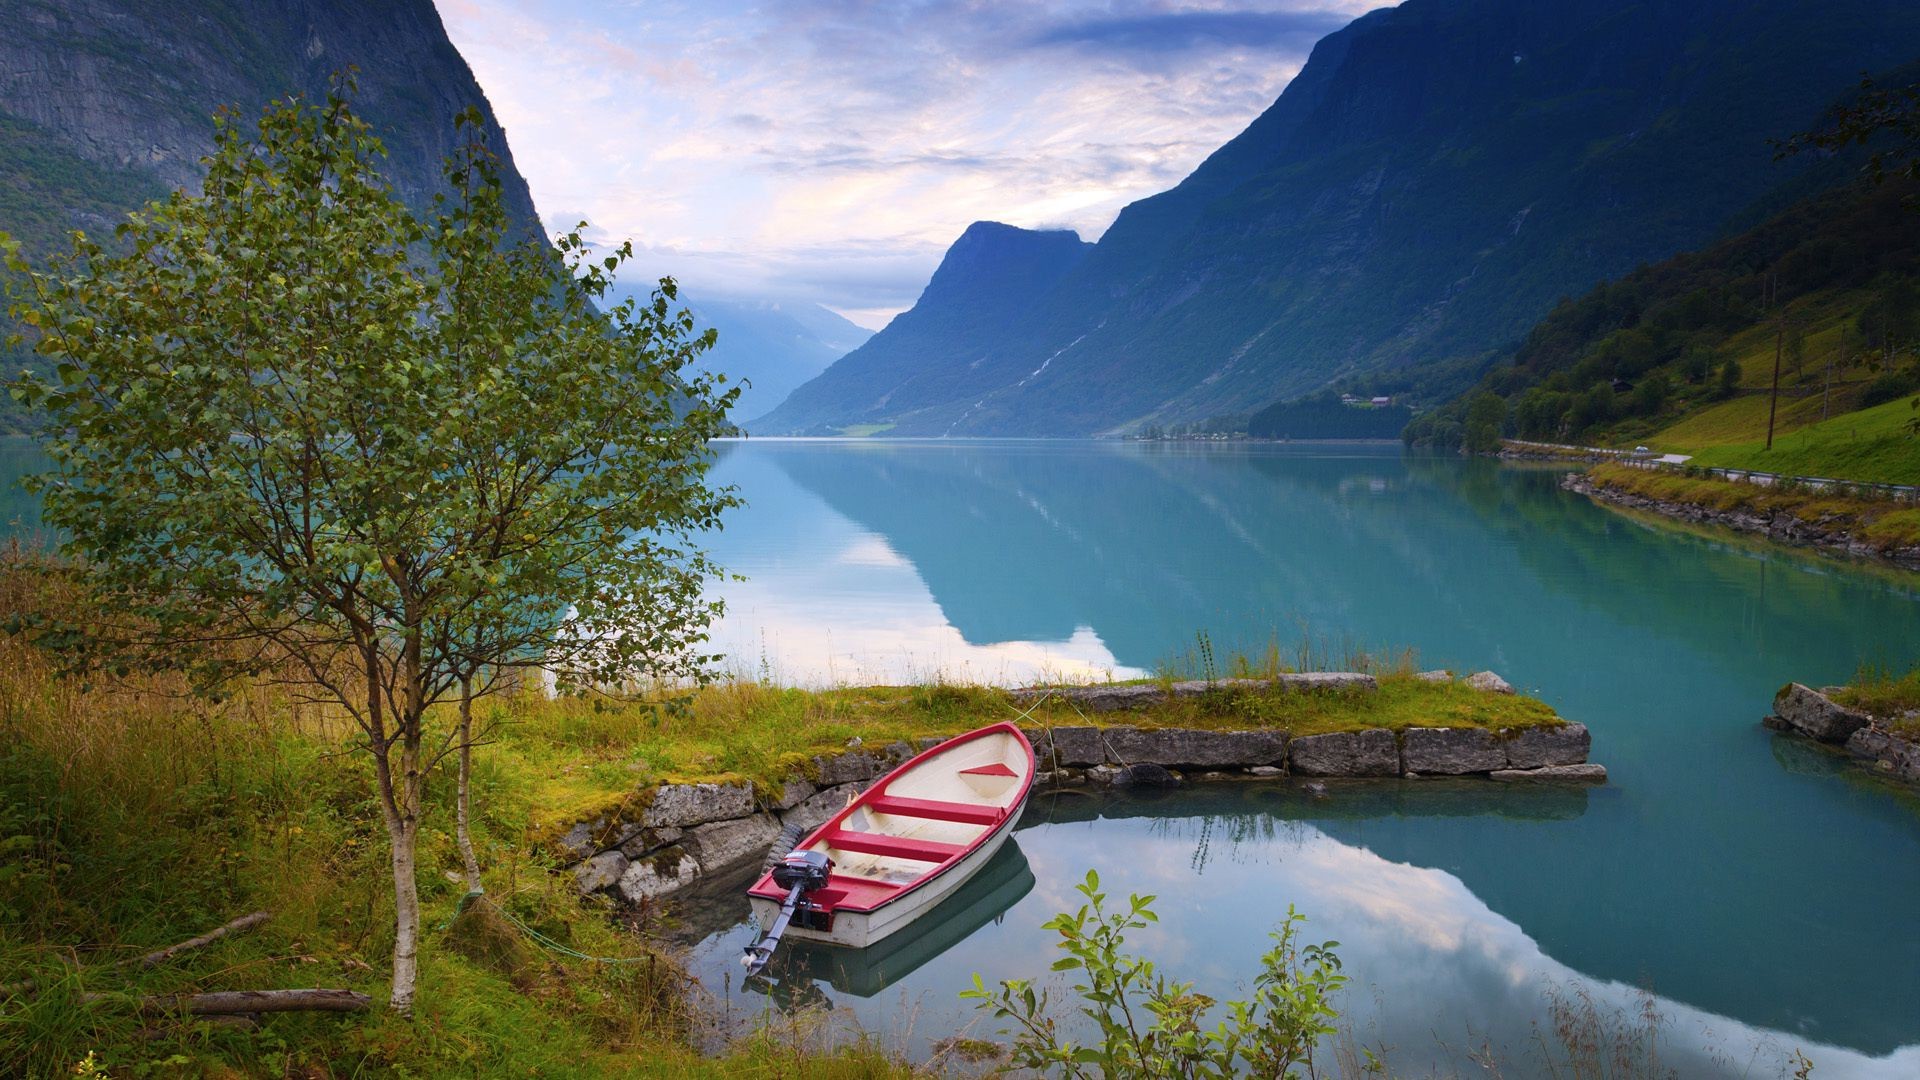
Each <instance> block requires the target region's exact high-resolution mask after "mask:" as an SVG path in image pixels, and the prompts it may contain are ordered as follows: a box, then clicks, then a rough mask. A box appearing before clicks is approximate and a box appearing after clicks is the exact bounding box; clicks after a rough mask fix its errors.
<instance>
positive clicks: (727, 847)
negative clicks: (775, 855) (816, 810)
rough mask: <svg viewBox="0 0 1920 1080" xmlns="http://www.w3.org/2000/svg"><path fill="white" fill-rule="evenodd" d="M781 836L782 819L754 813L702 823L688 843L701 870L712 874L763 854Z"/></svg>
mask: <svg viewBox="0 0 1920 1080" xmlns="http://www.w3.org/2000/svg"><path fill="white" fill-rule="evenodd" d="M779 835H780V822H779V821H778V820H777V819H776V818H775V817H774V816H773V815H772V814H755V815H753V816H752V817H745V818H738V819H736V820H733V821H716V822H714V823H713V824H711V825H701V826H699V827H698V828H695V829H693V830H692V832H691V834H690V837H689V839H690V840H691V843H690V844H689V845H688V846H690V847H691V848H692V849H693V851H694V855H695V858H697V859H698V860H699V862H700V869H701V870H702V871H703V872H705V873H709V874H711V873H713V872H714V871H716V870H720V869H723V868H725V867H729V866H733V865H734V864H736V863H741V862H745V861H747V860H748V859H757V858H761V857H764V856H765V855H766V853H767V848H768V847H769V846H770V845H772V843H773V841H774V838H775V837H777V836H779Z"/></svg>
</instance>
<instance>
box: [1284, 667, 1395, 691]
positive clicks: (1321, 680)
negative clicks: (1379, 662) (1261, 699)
mask: <svg viewBox="0 0 1920 1080" xmlns="http://www.w3.org/2000/svg"><path fill="white" fill-rule="evenodd" d="M1273 685H1274V686H1276V687H1278V688H1280V689H1282V690H1378V689H1380V680H1378V679H1376V678H1374V677H1373V676H1371V675H1361V674H1359V673H1358V672H1353V671H1301V672H1296V673H1293V674H1287V675H1280V676H1276V677H1275V678H1274V680H1273Z"/></svg>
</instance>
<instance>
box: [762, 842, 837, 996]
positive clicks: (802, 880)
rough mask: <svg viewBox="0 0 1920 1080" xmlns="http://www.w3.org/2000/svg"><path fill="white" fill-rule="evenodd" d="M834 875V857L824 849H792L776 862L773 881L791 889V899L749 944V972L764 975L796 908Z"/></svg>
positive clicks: (788, 892) (788, 897) (788, 898)
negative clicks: (762, 973) (770, 924)
mask: <svg viewBox="0 0 1920 1080" xmlns="http://www.w3.org/2000/svg"><path fill="white" fill-rule="evenodd" d="M832 876H833V860H832V859H829V858H827V854H826V852H824V851H793V852H788V853H787V857H786V858H784V859H781V860H780V861H779V862H777V863H775V864H774V865H773V883H774V884H775V885H778V886H779V887H780V888H782V889H785V890H787V899H786V901H785V902H784V903H782V904H781V905H780V917H779V918H777V919H775V920H773V925H772V926H770V927H768V928H767V932H766V934H765V936H763V937H762V938H761V939H760V940H759V941H756V942H754V943H753V944H752V945H749V946H747V954H746V955H745V956H742V957H741V958H740V962H741V963H742V964H744V965H746V969H747V974H748V975H758V974H760V971H761V969H762V968H764V967H766V966H767V962H768V961H770V960H772V959H773V950H774V949H776V948H778V947H779V945H780V935H782V934H784V933H786V932H787V924H788V923H790V922H792V921H793V913H794V911H795V910H797V909H798V908H799V907H800V905H801V904H804V903H806V897H807V894H808V893H811V892H813V891H814V890H816V889H821V888H824V887H826V884H827V881H828V879H829V878H831V877H832Z"/></svg>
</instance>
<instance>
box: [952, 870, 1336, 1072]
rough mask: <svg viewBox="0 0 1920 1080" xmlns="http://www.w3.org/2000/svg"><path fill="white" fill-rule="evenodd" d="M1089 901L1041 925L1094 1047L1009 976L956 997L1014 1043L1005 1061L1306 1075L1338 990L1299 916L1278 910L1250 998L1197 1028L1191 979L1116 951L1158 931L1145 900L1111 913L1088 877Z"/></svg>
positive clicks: (1332, 967)
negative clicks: (1075, 978)
mask: <svg viewBox="0 0 1920 1080" xmlns="http://www.w3.org/2000/svg"><path fill="white" fill-rule="evenodd" d="M1075 888H1076V889H1077V890H1078V891H1079V892H1080V894H1081V895H1083V896H1085V897H1086V898H1087V903H1085V904H1084V905H1082V906H1081V908H1080V910H1079V911H1077V912H1074V913H1072V914H1064V913H1063V914H1060V915H1056V916H1055V917H1054V918H1053V919H1051V920H1049V921H1048V922H1047V923H1046V928H1047V929H1049V930H1056V931H1058V932H1059V933H1060V947H1061V948H1062V949H1064V950H1066V953H1067V955H1066V956H1063V957H1061V958H1060V959H1059V960H1056V961H1054V964H1053V968H1054V970H1055V971H1078V972H1081V973H1082V981H1080V982H1076V983H1075V984H1074V986H1073V991H1074V993H1075V994H1076V995H1077V996H1078V998H1079V1002H1080V1013H1081V1014H1082V1015H1083V1016H1085V1017H1087V1018H1088V1019H1089V1020H1091V1021H1092V1022H1093V1024H1094V1030H1095V1032H1096V1033H1097V1038H1096V1040H1095V1041H1093V1042H1090V1043H1088V1044H1086V1045H1080V1044H1078V1043H1075V1042H1074V1041H1072V1040H1071V1039H1070V1038H1067V1037H1066V1036H1065V1034H1064V1033H1063V1032H1062V1030H1061V1027H1060V1024H1059V1022H1058V1021H1057V1020H1056V1019H1055V1018H1054V1017H1053V1016H1052V1015H1051V1014H1050V1011H1049V1010H1050V1006H1051V1005H1052V1000H1051V994H1050V993H1049V992H1048V991H1046V990H1044V989H1039V990H1037V989H1035V988H1034V985H1033V983H1032V982H1031V981H1030V980H1026V979H1008V980H1005V981H1003V982H1001V983H1000V986H999V988H998V989H997V990H989V989H987V986H986V984H985V982H984V981H983V980H982V979H981V978H980V976H979V975H978V974H976V975H974V977H973V989H971V990H966V991H962V993H961V997H963V998H967V999H969V1000H972V1001H974V1002H976V1003H977V1007H978V1008H980V1009H982V1010H986V1011H990V1012H992V1013H993V1015H994V1016H995V1017H997V1018H999V1019H1003V1020H1011V1021H1012V1022H1013V1026H1012V1027H1011V1028H1008V1029H1003V1033H1004V1034H1010V1035H1012V1036H1013V1044H1012V1047H1011V1059H1010V1064H1011V1066H1012V1067H1014V1068H1019V1069H1031V1070H1033V1071H1034V1072H1036V1073H1039V1074H1041V1075H1051V1076H1062V1077H1093V1076H1104V1077H1121V1078H1134V1077H1226V1076H1249V1075H1251V1076H1267V1077H1289V1076H1295V1075H1299V1074H1298V1073H1296V1071H1295V1070H1296V1069H1304V1070H1305V1075H1309V1076H1310V1075H1313V1055H1314V1050H1315V1048H1316V1047H1317V1046H1318V1045H1319V1043H1320V1042H1321V1040H1322V1039H1324V1038H1326V1037H1327V1036H1329V1035H1333V1034H1334V1033H1335V1032H1336V1030H1337V1029H1336V1028H1335V1027H1334V1026H1333V1024H1332V1021H1333V1020H1334V1019H1336V1018H1337V1017H1338V1016H1339V1013H1338V1011H1336V1010H1335V1009H1334V1007H1333V1003H1332V1000H1333V997H1334V995H1335V994H1337V993H1338V992H1339V991H1340V989H1341V988H1342V987H1344V986H1345V985H1346V983H1347V977H1346V976H1345V975H1343V974H1341V971H1340V958H1339V957H1338V956H1336V955H1335V954H1334V952H1333V950H1334V949H1335V948H1336V947H1338V945H1339V942H1334V941H1329V942H1325V943H1323V944H1319V945H1305V946H1302V945H1301V944H1299V942H1298V937H1299V931H1300V926H1301V924H1302V923H1304V922H1305V921H1306V919H1305V917H1304V916H1302V915H1301V914H1299V913H1298V912H1296V911H1294V910H1293V908H1291V907H1289V908H1288V909H1287V916H1286V918H1285V919H1283V920H1282V921H1281V923H1280V926H1279V928H1278V929H1277V930H1275V931H1274V932H1273V934H1272V938H1273V942H1274V945H1273V948H1271V949H1269V950H1268V951H1267V952H1266V954H1265V955H1263V956H1262V957H1261V958H1260V975H1259V977H1258V978H1256V979H1255V980H1254V986H1253V996H1252V997H1251V998H1249V999H1247V1000H1244V1001H1240V1000H1236V1001H1228V1002H1225V1003H1224V1005H1223V1006H1222V1007H1223V1008H1224V1011H1225V1014H1226V1016H1225V1018H1224V1019H1223V1020H1221V1021H1220V1022H1219V1023H1218V1024H1216V1025H1214V1026H1211V1027H1209V1026H1207V1025H1208V1020H1209V1017H1210V1015H1211V1014H1213V1013H1214V1012H1215V1008H1216V1006H1217V1005H1221V1004H1222V1003H1218V1002H1216V1001H1215V1000H1214V999H1213V998H1211V997H1208V996H1207V995H1205V994H1201V993H1197V992H1195V990H1194V989H1193V984H1192V983H1190V982H1187V983H1183V982H1174V981H1172V980H1170V979H1168V978H1167V977H1166V976H1165V975H1163V974H1161V973H1160V971H1159V970H1158V969H1157V968H1156V967H1155V966H1154V964H1153V962H1152V961H1150V960H1146V959H1144V958H1142V957H1138V956H1131V955H1128V954H1127V953H1125V952H1124V951H1122V946H1124V945H1125V944H1126V935H1127V933H1128V931H1131V930H1138V929H1141V928H1143V927H1146V926H1148V925H1150V924H1152V923H1155V922H1158V921H1159V917H1158V916H1156V915H1155V914H1154V913H1153V907H1152V905H1153V897H1151V896H1139V895H1133V896H1129V897H1128V898H1127V906H1126V908H1125V909H1124V910H1121V911H1109V910H1108V909H1107V907H1106V899H1107V897H1106V894H1105V893H1103V892H1101V891H1100V876H1099V875H1098V874H1097V873H1095V872H1093V871H1091V870H1089V871H1087V879H1086V881H1085V882H1084V883H1082V884H1080V885H1078V886H1076V887H1075Z"/></svg>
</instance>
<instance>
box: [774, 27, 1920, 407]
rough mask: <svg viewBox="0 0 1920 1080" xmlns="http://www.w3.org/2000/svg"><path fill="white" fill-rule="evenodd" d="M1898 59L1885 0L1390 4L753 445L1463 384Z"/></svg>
mask: <svg viewBox="0 0 1920 1080" xmlns="http://www.w3.org/2000/svg"><path fill="white" fill-rule="evenodd" d="M1916 55H1920V5H1916V4H1912V3H1905V2H1900V0H1819V2H1815V0H1555V2H1552V3H1544V2H1541V0H1407V2H1406V3H1404V4H1402V5H1401V6H1399V7H1397V8H1393V9H1389V10H1382V11H1376V12H1374V13H1372V14H1369V15H1366V16H1363V17H1362V18H1360V19H1357V20H1355V21H1354V22H1353V23H1352V24H1350V25H1349V26H1347V27H1346V28H1344V29H1342V30H1340V31H1337V32H1335V33H1334V34H1332V35H1329V36H1328V37H1327V38H1326V39H1324V40H1323V41H1321V42H1320V44H1319V45H1318V46H1316V47H1315V49H1314V51H1313V54H1312V56H1311V58H1310V59H1309V61H1308V63H1307V65H1306V67H1305V68H1304V69H1303V70H1302V71H1301V73H1300V75H1299V76H1298V77H1297V78H1295V79H1294V80H1293V82H1292V83H1291V84H1289V86H1288V87H1287V89H1286V91H1285V92H1284V93H1283V94H1282V95H1281V96H1280V98H1279V100H1278V101H1277V102H1275V103H1274V105H1273V107H1272V108H1270V109H1269V110H1267V112H1266V113H1265V114H1263V115H1262V116H1261V117H1260V118H1259V119H1257V120H1255V121H1254V122H1253V124H1252V125H1250V126H1249V127H1248V128H1247V130H1246V131H1245V132H1243V133H1242V134H1241V135H1240V136H1239V137H1237V138H1235V139H1234V140H1233V141H1231V142H1229V143H1228V144H1227V145H1226V146H1224V147H1222V148H1221V149H1220V150H1219V151H1217V152H1216V153H1215V154H1214V155H1213V156H1212V157H1210V158H1208V159H1207V161H1206V162H1205V163H1204V164H1202V165H1201V166H1200V167H1199V168H1198V169H1197V170H1196V171H1195V172H1194V173H1193V175H1191V176H1190V177H1188V178H1187V179H1186V180H1185V181H1183V182H1182V183H1181V184H1180V185H1179V186H1178V187H1176V188H1174V189H1173V190H1171V191H1169V192H1166V193H1164V194H1161V195H1157V196H1154V197H1153V198H1150V199H1146V200H1143V201H1141V202H1138V203H1135V204H1133V205H1132V206H1129V207H1128V208H1127V209H1126V210H1125V211H1123V212H1122V213H1121V215H1120V217H1119V219H1118V220H1117V221H1116V222H1115V223H1114V225H1113V226H1112V228H1111V229H1109V230H1108V232H1107V234H1106V235H1105V236H1104V237H1103V238H1102V239H1101V241H1100V243H1099V244H1098V245H1097V247H1095V248H1093V249H1092V251H1091V252H1090V253H1088V254H1086V255H1085V257H1084V258H1077V259H1076V260H1075V263H1074V265H1073V266H1071V267H1069V268H1068V269H1067V271H1066V272H1063V273H1060V274H1059V275H1058V277H1057V280H1052V281H1050V282H1049V281H1046V280H1043V278H1044V276H1042V277H1040V278H1036V279H1034V280H1030V281H1029V282H1027V283H1026V289H1025V290H1024V292H1023V295H1020V296H1018V297H1008V298H1005V302H1004V303H1003V304H1002V305H1001V306H999V307H996V308H993V309H991V310H986V311H980V312H977V313H976V317H974V318H972V319H967V320H960V319H955V318H954V317H953V316H952V314H951V311H950V310H949V311H947V313H946V314H943V315H941V316H940V317H939V320H938V321H939V324H940V326H941V328H942V331H943V332H941V333H936V334H928V333H915V332H914V331H913V327H914V326H915V324H916V322H917V321H918V320H916V319H915V316H919V315H921V314H922V310H921V309H922V308H927V307H929V306H930V305H934V304H944V303H945V302H946V299H947V298H946V297H945V296H944V295H942V294H943V292H944V290H939V289H936V288H935V287H934V286H933V285H930V286H929V288H928V292H927V294H926V295H925V296H923V297H922V298H921V302H920V305H919V306H917V307H916V308H915V309H914V310H913V311H910V312H908V313H907V314H906V315H903V316H902V317H901V318H900V319H899V320H896V322H895V324H894V325H893V326H890V327H888V328H887V330H885V331H883V332H881V333H880V334H879V335H877V336H876V337H875V338H874V340H873V341H872V342H870V343H868V345H866V346H865V347H864V348H862V349H860V350H858V351H856V352H855V353H854V354H852V355H850V356H848V357H847V358H846V359H845V360H843V361H841V362H840V363H839V364H836V365H835V366H834V367H833V368H831V369H829V370H828V371H827V373H826V374H825V375H823V376H822V377H821V378H820V379H818V380H815V382H813V383H811V384H809V385H807V386H804V387H802V388H801V389H800V390H799V391H797V392H796V393H795V394H794V396H793V398H792V399H791V401H790V407H789V408H783V409H781V410H777V411H776V412H775V413H774V414H772V415H770V416H768V417H767V418H765V419H764V420H763V421H762V422H761V424H760V425H758V426H759V427H761V428H765V429H767V430H775V429H781V430H826V429H832V428H835V427H841V426H846V425H848V424H853V423H859V424H886V423H891V424H892V425H894V426H893V428H892V430H893V431H895V432H897V433H900V434H916V435H940V434H943V433H951V434H955V435H961V434H1060V435H1084V434H1096V433H1103V432H1118V431H1125V430H1130V429H1134V428H1137V427H1141V426H1145V425H1148V424H1156V423H1176V422H1181V421H1189V420H1195V419H1204V418H1206V417H1209V416H1214V415H1219V414H1227V413H1246V412H1250V411H1252V410H1254V409H1257V408H1259V407H1261V406H1264V405H1266V404H1268V403H1270V402H1273V401H1276V400H1282V399H1286V398H1295V397H1300V396H1302V395H1306V394H1309V393H1312V392H1313V391H1315V390H1317V389H1318V388H1321V387H1324V386H1326V385H1328V384H1330V383H1332V382H1334V381H1335V380H1339V379H1342V378H1348V377H1352V376H1357V375H1364V374H1368V373H1378V372H1383V371H1392V370H1403V369H1407V368H1410V367H1416V366H1422V367H1423V366H1428V365H1436V366H1440V367H1443V368H1446V369H1448V370H1451V371H1457V372H1459V375H1458V377H1457V381H1456V383H1455V385H1456V386H1458V385H1463V384H1464V383H1465V382H1467V381H1470V380H1471V379H1472V378H1474V377H1475V375H1476V374H1477V372H1478V370H1479V368H1480V367H1481V366H1483V365H1484V363H1485V362H1487V358H1489V357H1490V356H1491V355H1492V354H1493V353H1494V351H1495V350H1497V349H1499V348H1501V347H1503V346H1505V345H1508V344H1510V343H1511V342H1513V341H1515V340H1517V339H1518V338H1519V337H1520V336H1521V335H1522V334H1524V333H1525V332H1526V330H1527V328H1528V327H1529V326H1531V325H1532V324H1533V322H1534V321H1535V320H1537V319H1538V318H1539V317H1540V316H1541V315H1543V314H1544V313H1545V312H1546V311H1547V310H1548V309H1549V308H1550V307H1551V306H1552V305H1553V303H1554V302H1555V301H1556V300H1557V299H1558V298H1560V297H1562V296H1567V295H1572V294H1576V293H1579V292H1582V291H1584V290H1585V289H1587V288H1588V287H1590V286H1592V285H1593V284H1595V283H1597V282H1599V281H1602V280H1605V279H1607V278H1610V277H1614V276H1618V275H1619V274H1622V273H1625V272H1627V271H1629V270H1631V269H1632V268H1633V267H1634V266H1636V265H1638V264H1640V263H1644V262H1652V261H1657V260H1659V259H1662V258H1665V257H1666V256H1669V255H1672V254H1674V253H1676V252H1680V251H1685V250H1691V249H1694V248H1698V247H1700V246H1703V245H1704V244H1706V243H1708V242H1710V241H1712V240H1713V239H1714V238H1715V237H1717V236H1719V235H1720V234H1721V233H1722V232H1723V231H1724V230H1725V229H1726V227H1727V226H1728V224H1729V222H1731V221H1733V220H1735V218H1736V217H1737V216H1738V215H1740V214H1741V213H1742V212H1743V211H1745V210H1746V208H1748V207H1749V206H1751V205H1752V204H1754V203H1755V202H1756V201H1757V200H1760V199H1762V198H1764V197H1766V196H1767V195H1768V193H1769V192H1770V191H1771V190H1773V189H1774V188H1776V187H1777V186H1778V185H1781V184H1782V183H1785V182H1788V181H1789V180H1790V179H1791V178H1792V177H1793V176H1794V175H1795V173H1796V171H1797V170H1799V169H1800V168H1802V166H1801V165H1800V164H1799V163H1797V162H1792V163H1787V164H1778V163H1776V162H1774V161H1773V149H1772V146H1771V145H1770V140H1771V139H1774V138H1778V137H1783V136H1785V135H1788V134H1791V133H1793V132H1795V131H1798V130H1801V129H1802V128H1804V127H1806V126H1808V125H1809V124H1811V123H1812V122H1813V121H1814V120H1815V119H1816V118H1817V116H1818V115H1819V113H1820V112H1821V110H1822V109H1823V108H1824V107H1825V106H1826V105H1827V104H1828V103H1829V102H1831V101H1832V100H1834V99H1835V98H1836V97H1837V96H1839V95H1840V93H1841V92H1842V91H1843V90H1844V89H1845V88H1847V87H1848V86H1850V85H1852V84H1853V83H1855V82H1856V81H1857V80H1858V78H1859V76H1860V73H1861V72H1862V71H1865V70H1883V69H1886V68H1890V67H1893V66H1895V65H1897V64H1900V63H1903V62H1905V61H1907V60H1910V59H1911V58H1912V57H1914V56H1916ZM975 228H978V226H976V227H975ZM971 232H972V230H969V233H970V234H971ZM967 239H968V238H967V237H962V240H961V243H960V244H956V245H955V250H956V252H958V251H959V250H960V249H961V247H962V245H964V244H966V243H967ZM951 261H952V259H951V256H950V258H949V262H951ZM942 269H943V272H944V271H945V269H946V267H944V266H943V268H942ZM928 314H929V315H931V314H932V312H929V313H928Z"/></svg>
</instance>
